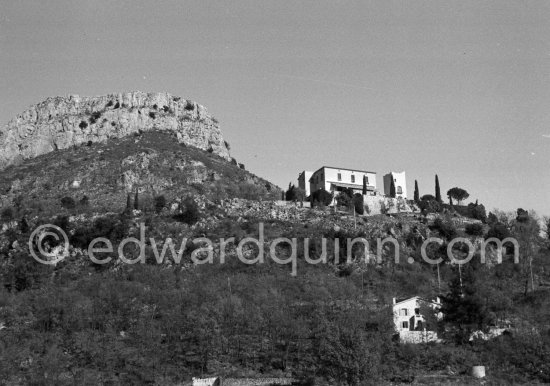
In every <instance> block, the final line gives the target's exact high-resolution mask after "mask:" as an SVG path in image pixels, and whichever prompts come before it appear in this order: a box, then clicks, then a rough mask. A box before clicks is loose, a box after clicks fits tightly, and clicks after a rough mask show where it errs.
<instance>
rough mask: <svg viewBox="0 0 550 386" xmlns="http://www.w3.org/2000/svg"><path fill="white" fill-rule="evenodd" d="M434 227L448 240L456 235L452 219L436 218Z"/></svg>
mask: <svg viewBox="0 0 550 386" xmlns="http://www.w3.org/2000/svg"><path fill="white" fill-rule="evenodd" d="M432 229H434V230H436V231H438V232H439V234H440V235H441V236H443V237H445V238H446V239H447V240H450V239H452V238H453V237H455V236H456V228H455V227H454V225H453V224H452V223H451V222H450V221H443V220H441V219H440V218H436V219H435V221H434V224H433V225H432Z"/></svg>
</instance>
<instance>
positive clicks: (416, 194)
mask: <svg viewBox="0 0 550 386" xmlns="http://www.w3.org/2000/svg"><path fill="white" fill-rule="evenodd" d="M418 201H420V192H419V191H418V181H417V180H414V202H418Z"/></svg>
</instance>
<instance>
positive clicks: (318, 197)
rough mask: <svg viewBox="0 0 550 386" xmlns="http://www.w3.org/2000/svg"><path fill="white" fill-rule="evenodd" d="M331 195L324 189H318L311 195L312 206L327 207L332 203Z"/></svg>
mask: <svg viewBox="0 0 550 386" xmlns="http://www.w3.org/2000/svg"><path fill="white" fill-rule="evenodd" d="M332 198H333V195H332V194H331V193H329V192H327V191H326V190H325V189H322V188H321V189H319V190H317V191H315V192H313V193H312V194H311V204H312V206H327V205H330V203H331V202H332Z"/></svg>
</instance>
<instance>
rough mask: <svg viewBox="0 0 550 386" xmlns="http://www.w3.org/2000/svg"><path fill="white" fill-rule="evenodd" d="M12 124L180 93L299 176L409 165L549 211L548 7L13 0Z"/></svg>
mask: <svg viewBox="0 0 550 386" xmlns="http://www.w3.org/2000/svg"><path fill="white" fill-rule="evenodd" d="M0 90H1V92H0V122H1V124H2V125H3V124H5V123H7V122H8V120H10V119H11V118H13V117H14V116H15V115H16V114H18V113H19V112H21V111H23V110H24V109H26V108H27V107H28V106H29V105H31V104H34V103H38V102H40V101H41V100H43V99H45V98H46V97H48V96H56V95H67V94H79V95H101V94H107V93H111V92H121V91H132V90H140V91H167V92H170V93H172V94H175V95H180V96H183V97H185V98H188V99H193V100H195V101H197V102H199V103H200V104H203V105H205V106H206V107H207V108H208V110H209V111H210V113H212V114H213V115H214V116H215V117H217V118H218V119H219V121H220V124H221V128H222V131H223V134H224V136H225V138H226V139H227V140H228V141H229V142H230V144H231V149H232V155H233V156H235V157H236V158H237V160H238V161H239V162H242V163H244V164H245V165H246V167H247V169H249V170H250V171H252V172H254V173H256V174H258V175H260V176H262V177H265V178H267V179H269V180H271V181H272V182H274V183H276V184H278V185H280V186H282V187H286V186H287V185H288V183H289V182H295V181H296V178H297V176H298V173H299V172H300V171H301V170H304V169H306V170H315V169H317V168H318V167H320V166H323V165H334V166H341V167H346V168H357V169H366V170H373V171H376V172H377V173H378V186H379V188H382V178H381V177H382V175H383V174H385V173H386V172H388V171H389V170H395V171H401V170H405V171H406V172H407V179H408V191H409V192H410V194H411V195H412V192H413V187H414V180H415V179H417V180H418V182H419V186H420V193H421V194H426V193H431V194H433V190H434V175H435V174H436V173H437V174H438V175H439V180H440V183H441V190H442V192H443V195H445V192H446V191H447V190H448V189H449V188H451V187H453V186H459V187H462V188H464V189H466V190H467V191H468V192H470V198H471V199H472V200H474V201H475V199H479V202H481V203H484V204H485V205H486V206H487V208H488V209H493V208H495V207H497V208H500V209H503V210H513V209H515V208H517V207H523V208H525V209H535V210H537V212H539V214H548V215H550V200H549V193H548V192H550V173H549V168H550V156H549V151H548V150H550V2H547V1H462V0H461V1H452V2H450V1H449V2H446V1H440V0H437V1H400V2H392V1H386V0H384V1H377V2H367V1H358V2H347V1H346V2H345V1H331V2H325V1H319V0H315V1H293V2H290V1H281V0H277V1H256V0H255V1H234V0H232V1H230V2H229V1H228V2H219V1H215V2H208V1H204V0H201V1H151V0H147V1H136V0H131V1H123V0H118V1H116V2H115V1H90V0H85V1H83V0H82V1H81V0H78V1H77V0H70V1H61V0H56V1H44V0H40V1H38V0H37V1H22V0H18V1H7V0H0Z"/></svg>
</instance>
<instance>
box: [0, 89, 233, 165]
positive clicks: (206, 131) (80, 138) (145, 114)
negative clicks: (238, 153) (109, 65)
mask: <svg viewBox="0 0 550 386" xmlns="http://www.w3.org/2000/svg"><path fill="white" fill-rule="evenodd" d="M151 130H164V131H171V132H174V133H175V134H176V136H177V139H178V141H179V142H180V143H184V144H186V145H191V146H194V147H197V148H199V149H202V150H206V151H210V152H212V153H215V154H218V155H220V156H221V157H223V158H225V159H230V156H229V151H228V149H227V146H226V143H225V141H224V140H223V137H222V134H221V131H220V129H219V127H218V122H217V120H216V119H215V118H213V117H212V116H211V115H209V114H208V112H207V111H206V109H205V108H204V107H203V106H201V105H199V104H197V103H195V102H192V101H189V100H186V99H182V98H180V97H177V96H172V95H170V94H167V93H143V92H139V91H137V92H127V93H121V94H109V95H104V96H98V97H80V96H78V95H70V96H68V97H54V98H48V99H46V100H45V101H43V102H41V103H39V104H37V105H34V106H32V107H30V108H29V109H28V110H26V111H24V112H23V113H21V114H20V115H18V116H17V117H16V118H14V119H12V120H11V121H10V122H9V123H8V124H7V125H6V126H5V127H4V128H2V129H0V170H1V169H4V168H5V167H7V166H9V165H11V164H15V163H19V162H20V161H21V160H23V159H28V158H33V157H36V156H38V155H41V154H45V153H49V152H51V151H54V150H57V149H66V148H69V147H71V146H75V145H80V144H83V143H88V142H89V141H91V142H103V141H105V140H107V139H108V138H121V137H125V136H128V135H130V134H133V133H137V132H143V131H151Z"/></svg>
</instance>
